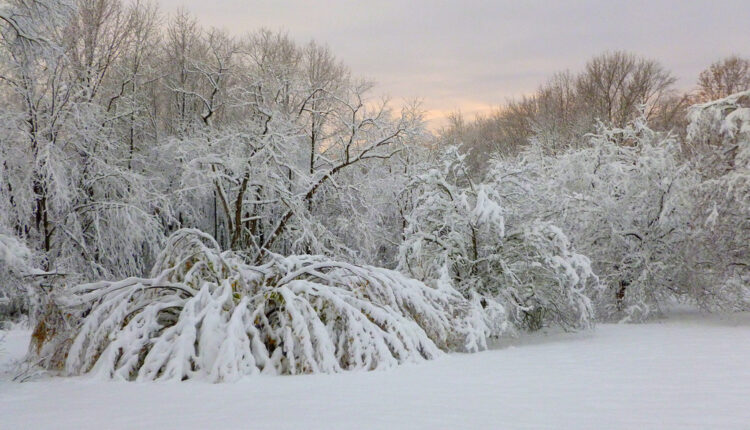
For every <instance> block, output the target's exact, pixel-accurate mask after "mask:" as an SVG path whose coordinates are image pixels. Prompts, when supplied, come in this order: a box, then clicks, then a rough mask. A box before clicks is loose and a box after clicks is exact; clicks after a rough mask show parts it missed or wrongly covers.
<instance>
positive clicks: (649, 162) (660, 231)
mask: <svg viewBox="0 0 750 430" xmlns="http://www.w3.org/2000/svg"><path fill="white" fill-rule="evenodd" d="M589 139H590V141H589V143H588V146H585V147H583V148H581V149H574V150H569V151H567V152H566V153H563V154H561V155H559V156H554V157H551V156H546V155H544V154H543V153H542V151H539V150H537V149H536V148H533V147H532V148H531V149H530V150H529V151H527V152H526V153H525V154H524V159H523V164H522V167H520V168H521V169H523V170H524V171H525V174H526V176H527V177H528V178H531V179H530V181H529V182H530V184H532V185H530V190H531V191H530V194H531V196H532V197H531V198H529V199H525V200H524V202H525V208H524V209H523V212H525V213H527V214H531V213H537V214H543V216H545V217H546V219H549V220H550V221H551V222H554V223H556V224H558V225H560V226H561V227H562V228H563V229H564V230H565V231H566V233H567V234H568V235H569V237H570V238H571V240H572V241H573V243H574V246H575V247H576V249H578V250H579V251H580V252H582V253H584V254H586V255H588V256H590V257H591V258H592V260H593V267H594V270H595V272H596V273H597V274H599V275H600V277H601V280H602V281H603V283H604V284H605V285H606V290H604V291H603V293H602V294H601V295H599V296H598V297H597V308H598V309H597V310H598V314H599V316H600V317H604V318H615V319H622V318H626V319H632V320H641V319H644V318H646V317H648V316H649V315H652V314H653V313H654V312H658V311H659V308H660V306H661V305H662V304H663V303H664V302H665V301H666V300H667V299H668V298H669V297H675V296H681V295H682V294H683V293H685V292H686V291H685V289H684V287H683V285H685V283H688V282H690V279H689V276H687V274H688V271H687V270H686V268H687V265H688V264H689V263H688V261H686V260H685V259H684V254H682V253H681V250H683V249H685V245H686V243H687V237H686V235H687V230H688V229H689V228H690V222H691V221H690V214H691V204H692V202H691V201H690V199H689V198H688V197H689V196H688V195H687V194H686V190H688V189H689V188H690V187H691V186H694V185H695V184H696V181H695V178H694V175H692V174H691V172H689V170H688V169H687V167H686V166H684V165H683V164H682V163H680V160H679V154H680V148H679V146H678V145H677V142H676V141H675V140H674V139H673V138H672V137H671V136H668V135H663V134H661V133H657V132H654V131H652V130H651V129H650V128H648V126H647V125H646V124H645V122H644V121H642V120H638V121H635V122H633V123H631V124H629V125H628V126H626V127H625V128H622V129H620V128H607V127H600V130H599V132H598V133H597V134H595V135H591V136H590V137H589ZM501 167H502V169H504V170H501V171H514V170H518V169H519V165H518V164H510V165H505V166H501Z"/></svg>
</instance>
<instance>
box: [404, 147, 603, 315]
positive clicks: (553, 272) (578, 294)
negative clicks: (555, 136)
mask: <svg viewBox="0 0 750 430" xmlns="http://www.w3.org/2000/svg"><path fill="white" fill-rule="evenodd" d="M463 158H464V157H463V156H461V155H459V154H458V152H457V151H456V150H455V149H451V150H448V151H446V153H445V154H444V155H443V156H442V157H441V160H440V162H441V163H440V164H439V165H438V166H436V167H435V168H432V169H429V170H428V171H427V172H425V173H423V174H421V175H418V176H416V177H415V178H414V179H413V181H412V186H413V187H414V188H415V189H416V192H414V193H413V195H414V196H415V197H414V201H413V203H412V206H413V208H412V210H411V212H410V213H409V214H408V215H407V216H406V221H407V225H406V229H405V232H404V236H405V240H404V241H403V243H402V245H401V249H400V252H399V269H400V270H402V271H404V272H406V273H409V274H410V275H411V276H413V277H415V278H417V279H421V280H424V281H425V282H428V283H429V284H432V285H435V286H436V287H437V288H442V287H446V288H456V289H458V290H459V291H461V292H463V293H464V294H465V295H466V296H467V297H470V298H472V300H474V301H477V302H480V303H481V305H482V306H484V307H485V308H488V307H489V308H492V307H495V308H497V309H498V310H496V312H501V313H505V314H507V322H508V323H509V324H511V326H512V327H514V328H518V329H531V330H535V329H539V328H541V327H543V326H545V325H549V324H558V325H561V326H563V327H565V328H571V329H572V328H585V327H589V326H591V325H592V324H593V321H594V310H593V307H592V303H591V300H590V298H589V295H590V294H592V293H594V292H596V291H597V289H598V285H599V281H598V279H597V277H596V276H595V275H594V273H593V272H592V269H591V266H590V263H589V259H588V258H587V257H585V256H584V255H581V254H578V253H576V252H575V251H574V250H573V248H572V247H571V245H570V242H569V241H568V239H567V237H566V236H565V234H564V233H563V232H562V231H561V230H560V229H559V228H557V227H555V226H554V225H552V224H550V223H548V222H545V221H543V220H541V219H539V218H536V217H528V218H525V219H523V218H521V217H515V216H514V214H513V210H514V207H513V205H504V203H505V202H509V201H508V200H507V199H505V198H504V196H503V195H502V194H501V193H500V192H499V191H500V190H499V189H498V188H497V187H493V184H474V183H472V181H471V179H470V178H469V177H468V175H466V171H465V165H464V163H463ZM501 180H502V179H501ZM509 203H510V202H509ZM506 217H507V218H508V219H509V220H510V222H506Z"/></svg>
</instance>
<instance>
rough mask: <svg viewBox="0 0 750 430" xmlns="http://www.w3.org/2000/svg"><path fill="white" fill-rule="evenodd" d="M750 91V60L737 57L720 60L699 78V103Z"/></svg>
mask: <svg viewBox="0 0 750 430" xmlns="http://www.w3.org/2000/svg"><path fill="white" fill-rule="evenodd" d="M748 89H750V59H747V58H740V57H738V56H736V55H733V56H731V57H727V58H724V59H723V60H719V61H717V62H715V63H713V64H711V66H709V67H708V68H707V69H706V70H704V71H702V72H701V74H700V76H698V91H697V94H696V101H697V102H708V101H711V100H718V99H721V98H724V97H728V96H730V95H732V94H735V93H738V92H740V91H745V90H748Z"/></svg>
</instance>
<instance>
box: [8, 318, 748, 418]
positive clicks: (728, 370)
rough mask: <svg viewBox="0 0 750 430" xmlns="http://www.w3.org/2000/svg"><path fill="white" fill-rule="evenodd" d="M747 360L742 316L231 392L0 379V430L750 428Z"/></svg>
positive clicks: (196, 386) (12, 353) (20, 348)
mask: <svg viewBox="0 0 750 430" xmlns="http://www.w3.org/2000/svg"><path fill="white" fill-rule="evenodd" d="M28 336H29V332H28V331H18V330H16V331H10V332H8V333H7V336H6V342H5V344H4V345H3V348H2V350H3V353H2V354H1V355H0V368H2V367H3V365H7V363H8V361H10V360H12V359H14V358H18V357H20V356H21V355H23V352H24V350H25V347H26V344H27V342H28ZM748 356H750V315H748V314H742V315H739V316H735V317H732V318H727V317H725V318H723V319H720V318H718V317H699V316H695V315H682V316H678V317H672V318H670V319H669V320H666V321H661V322H656V323H650V324H643V325H612V324H603V325H600V326H598V328H597V329H596V330H594V331H592V332H587V333H578V334H540V335H536V336H531V337H527V338H523V339H522V340H521V341H515V342H513V344H512V345H506V346H505V347H503V348H499V349H494V350H490V351H486V352H481V353H476V354H449V355H445V356H443V357H442V358H439V359H437V360H435V361H430V362H426V363H422V364H418V365H416V364H407V365H403V366H400V367H397V368H393V369H389V370H383V371H374V372H347V373H341V374H327V375H305V376H254V377H250V378H248V379H246V380H243V381H240V382H237V383H226V384H208V383H200V382H183V383H153V382H149V383H132V382H131V383H128V382H105V381H100V380H93V379H86V378H52V379H43V380H39V381H36V382H27V383H23V384H18V383H15V382H10V381H8V378H7V375H6V376H5V377H4V378H5V379H1V380H0V417H2V418H0V423H1V425H0V427H2V428H9V429H10V428H34V429H53V428H54V429H88V428H107V429H127V428H160V429H164V428H179V429H205V428H216V429H219V428H221V429H235V428H237V429H239V428H259V429H300V428H305V429H319V428H321V429H322V428H325V429H346V428H358V429H384V428H388V429H396V428H409V429H438V428H451V429H461V428H472V429H483V428H486V429H496V428H513V429H537V428H558V429H560V428H562V429H565V428H571V429H572V428H575V429H601V428H608V429H620V428H621V429H633V428H659V429H670V428H671V429H677V428H679V429H689V428H694V429H706V428H722V429H743V428H744V429H746V428H748V423H750V407H748V406H750V404H748V401H750V367H748V366H747V357H748ZM6 367H7V366H6Z"/></svg>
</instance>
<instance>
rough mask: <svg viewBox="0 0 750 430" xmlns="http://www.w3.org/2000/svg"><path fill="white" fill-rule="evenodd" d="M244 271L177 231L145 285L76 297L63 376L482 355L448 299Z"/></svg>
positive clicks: (295, 266) (298, 262) (327, 269)
mask: <svg viewBox="0 0 750 430" xmlns="http://www.w3.org/2000/svg"><path fill="white" fill-rule="evenodd" d="M269 258H270V260H269V261H268V262H267V263H265V264H263V265H260V266H250V265H248V264H246V263H245V262H244V260H243V259H242V257H241V256H240V255H239V254H237V253H234V252H232V251H225V252H220V251H219V249H218V245H217V244H216V243H215V241H214V240H213V239H212V238H211V237H210V236H207V235H205V234H203V233H200V232H198V231H195V230H180V231H178V232H176V233H174V234H173V235H172V236H171V237H170V239H169V241H168V243H167V245H166V248H165V249H164V250H163V252H162V253H161V255H160V256H159V258H158V260H157V263H156V265H155V267H154V269H153V272H152V275H151V277H150V278H127V279H124V280H122V281H117V282H105V281H102V282H97V283H93V284H84V285H79V286H77V287H74V288H72V289H71V290H69V291H68V292H67V294H65V295H64V296H62V297H59V298H58V304H59V306H60V308H61V309H62V310H63V313H71V314H78V315H79V316H80V317H82V319H81V323H80V324H79V325H77V326H76V327H74V329H73V330H72V331H71V332H70V333H68V334H67V335H66V336H69V338H68V340H67V341H62V342H60V343H59V344H60V345H65V347H64V348H67V354H66V358H65V359H64V362H57V363H55V362H54V361H51V362H49V364H48V367H50V368H63V369H64V370H65V372H66V373H68V374H82V373H87V372H91V373H92V374H95V375H99V376H103V377H111V378H115V379H124V380H184V379H191V378H203V379H207V380H210V381H226V380H235V379H238V378H240V377H242V376H245V375H252V374H261V373H262V374H296V373H317V372H338V371H343V370H354V369H364V370H370V369H377V368H384V367H390V366H394V365H397V364H400V363H404V362H418V361H422V360H425V359H432V358H434V357H436V356H438V355H440V354H441V350H457V351H475V350H477V349H480V348H484V347H486V340H485V339H486V336H487V333H488V327H487V324H486V321H485V319H484V318H483V316H482V315H483V314H481V313H479V312H477V311H474V310H472V307H471V304H470V303H469V302H468V301H466V300H465V299H463V298H462V296H461V295H460V294H458V293H457V292H456V291H451V290H445V289H443V290H436V289H432V288H429V287H427V286H425V285H424V284H422V283H421V282H418V281H415V280H411V279H408V278H406V277H404V276H403V275H401V274H399V273H397V272H393V271H390V270H386V269H379V268H374V267H368V266H354V265H350V264H347V263H341V262H336V261H332V260H330V259H327V258H325V257H319V256H306V255H305V256H291V257H281V256H278V255H271V256H270V257H269Z"/></svg>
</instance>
